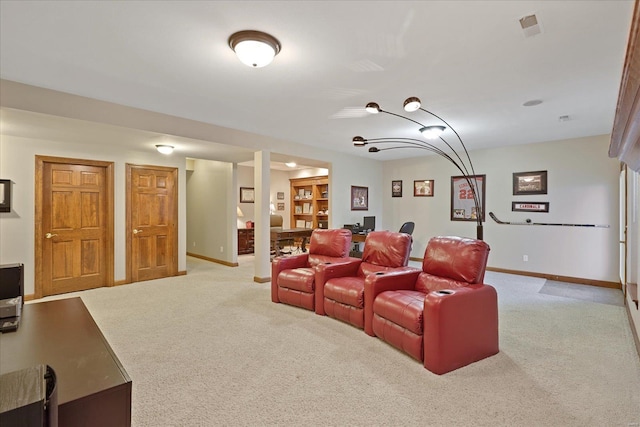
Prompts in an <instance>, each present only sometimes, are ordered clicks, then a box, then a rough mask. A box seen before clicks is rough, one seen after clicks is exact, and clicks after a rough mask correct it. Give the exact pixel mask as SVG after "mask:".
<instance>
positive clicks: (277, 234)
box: [271, 228, 313, 256]
mask: <svg viewBox="0 0 640 427" xmlns="http://www.w3.org/2000/svg"><path fill="white" fill-rule="evenodd" d="M312 232H313V230H312V229H310V228H290V229H284V230H273V229H272V230H271V245H272V246H273V248H274V249H275V251H276V256H280V242H282V241H285V240H293V239H295V238H296V237H302V245H301V247H300V248H301V249H302V252H306V251H307V248H306V244H307V239H308V238H309V237H311V233H312Z"/></svg>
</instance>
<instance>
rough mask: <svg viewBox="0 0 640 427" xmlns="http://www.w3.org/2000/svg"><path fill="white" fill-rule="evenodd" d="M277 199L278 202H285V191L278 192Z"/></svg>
mask: <svg viewBox="0 0 640 427" xmlns="http://www.w3.org/2000/svg"><path fill="white" fill-rule="evenodd" d="M277 197H278V200H284V191H278V193H277Z"/></svg>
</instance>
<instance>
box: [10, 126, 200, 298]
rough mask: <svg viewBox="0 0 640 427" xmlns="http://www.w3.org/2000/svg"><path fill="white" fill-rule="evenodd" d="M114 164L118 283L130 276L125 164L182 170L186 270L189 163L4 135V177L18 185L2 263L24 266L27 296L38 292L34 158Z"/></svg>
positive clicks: (182, 266)
mask: <svg viewBox="0 0 640 427" xmlns="http://www.w3.org/2000/svg"><path fill="white" fill-rule="evenodd" d="M36 155H41V156H53V157H69V158H76V159H88V160H101V161H109V162H114V209H115V215H114V252H115V254H114V280H115V281H121V280H124V279H125V278H126V272H125V265H126V264H125V261H126V259H125V256H126V250H125V249H126V248H125V222H126V218H125V191H126V190H125V183H126V178H125V164H126V163H132V164H142V165H157V166H169V167H176V168H178V270H180V271H184V270H186V264H187V263H186V245H185V243H186V240H185V239H186V209H185V206H186V200H185V194H186V192H185V189H186V179H185V159H184V157H178V156H174V155H171V156H165V155H162V154H159V153H157V152H156V151H149V152H139V151H128V150H123V149H122V147H115V146H113V145H104V144H103V145H96V144H74V143H64V142H57V141H48V140H40V139H27V138H18V137H14V136H8V135H2V136H1V137H0V176H2V178H3V179H10V180H11V181H13V188H12V189H13V194H12V211H11V212H10V213H0V264H10V263H23V264H24V267H25V272H24V280H25V283H24V292H25V295H30V294H33V293H34V282H33V281H34V258H35V255H34V238H35V236H34V224H35V222H34V221H35V217H34V216H35V203H34V202H35V156H36Z"/></svg>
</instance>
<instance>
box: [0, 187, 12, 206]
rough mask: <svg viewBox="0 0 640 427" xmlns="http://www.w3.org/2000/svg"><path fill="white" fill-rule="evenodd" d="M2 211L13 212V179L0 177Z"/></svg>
mask: <svg viewBox="0 0 640 427" xmlns="http://www.w3.org/2000/svg"><path fill="white" fill-rule="evenodd" d="M0 212H11V180H9V179H0Z"/></svg>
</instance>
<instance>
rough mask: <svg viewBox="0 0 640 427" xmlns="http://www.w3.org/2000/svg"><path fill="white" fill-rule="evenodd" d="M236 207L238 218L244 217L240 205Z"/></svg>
mask: <svg viewBox="0 0 640 427" xmlns="http://www.w3.org/2000/svg"><path fill="white" fill-rule="evenodd" d="M236 208H237V211H236V215H238V218H242V217H244V214H243V213H242V210H241V209H240V206H236Z"/></svg>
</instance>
